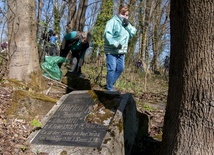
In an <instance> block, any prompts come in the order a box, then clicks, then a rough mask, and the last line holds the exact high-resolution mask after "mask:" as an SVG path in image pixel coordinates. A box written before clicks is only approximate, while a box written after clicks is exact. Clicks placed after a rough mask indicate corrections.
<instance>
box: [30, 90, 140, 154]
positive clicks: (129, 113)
mask: <svg viewBox="0 0 214 155" xmlns="http://www.w3.org/2000/svg"><path fill="white" fill-rule="evenodd" d="M95 94H96V95H97V98H96V99H95V98H94V96H93V95H92V96H91V95H90V93H89V91H87V90H84V91H73V92H71V93H69V94H66V95H64V96H62V97H61V99H60V100H59V101H58V102H57V103H56V104H55V106H54V107H53V108H52V109H51V111H50V112H49V113H48V114H47V115H46V116H45V118H44V119H43V122H42V123H43V124H44V127H42V129H41V130H39V131H36V132H34V133H32V134H31V135H30V136H29V138H28V141H29V142H30V144H31V145H30V147H31V150H32V151H33V152H34V153H35V154H36V153H38V152H42V153H46V154H47V155H62V154H67V155H101V154H102V155H125V154H126V155H130V153H131V149H132V146H133V143H134V139H135V136H136V134H137V130H138V118H137V115H136V111H137V109H136V104H135V102H134V100H133V98H132V96H131V94H119V95H118V94H109V93H107V94H106V93H104V94H103V93H102V92H101V93H100V92H97V93H95ZM96 95H95V96H96ZM100 95H101V96H102V95H104V96H105V97H104V98H103V97H102V98H99V96H100ZM94 100H99V101H101V102H102V103H104V102H105V103H104V109H102V108H101V109H99V110H98V111H95V112H97V115H96V118H97V117H102V116H101V115H102V114H103V113H105V108H106V109H108V110H109V111H112V112H113V115H112V116H111V117H110V118H111V119H110V120H109V119H108V121H109V123H107V124H106V120H104V122H105V123H104V125H102V124H99V123H98V124H97V123H92V122H90V121H88V120H87V119H86V117H87V116H89V115H90V114H91V111H92V115H94V114H95V113H93V110H92V109H94V108H95V107H96V106H98V107H99V104H96V105H95V102H94ZM115 103H118V105H117V104H116V105H117V106H115ZM95 109H96V108H95ZM106 112H107V111H106ZM89 113H90V114H89ZM106 114H107V115H109V113H106ZM89 118H90V117H89ZM89 120H90V119H89ZM108 121H107V122H108Z"/></svg>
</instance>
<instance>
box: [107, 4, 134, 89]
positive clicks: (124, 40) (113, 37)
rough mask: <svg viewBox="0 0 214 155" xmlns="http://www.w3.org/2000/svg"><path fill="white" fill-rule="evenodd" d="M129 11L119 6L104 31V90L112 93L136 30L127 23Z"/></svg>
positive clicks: (125, 7) (123, 66)
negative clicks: (105, 71) (117, 11)
mask: <svg viewBox="0 0 214 155" xmlns="http://www.w3.org/2000/svg"><path fill="white" fill-rule="evenodd" d="M128 16H129V9H128V7H127V6H125V5H124V6H121V7H120V9H119V14H118V15H115V16H113V17H112V18H111V19H110V20H109V21H108V22H107V24H106V27H105V31H104V51H105V54H106V67H107V75H106V89H107V90H109V91H114V84H115V83H116V81H117V79H118V78H119V77H120V75H121V73H122V72H123V70H124V68H125V54H126V53H127V48H128V42H129V39H130V38H131V37H133V36H134V35H135V34H136V32H137V29H136V28H135V27H134V26H132V25H131V24H130V23H129V21H128Z"/></svg>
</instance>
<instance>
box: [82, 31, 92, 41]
mask: <svg viewBox="0 0 214 155" xmlns="http://www.w3.org/2000/svg"><path fill="white" fill-rule="evenodd" d="M82 37H83V38H86V39H87V40H88V42H89V41H91V39H92V34H91V33H90V32H87V31H84V32H82Z"/></svg>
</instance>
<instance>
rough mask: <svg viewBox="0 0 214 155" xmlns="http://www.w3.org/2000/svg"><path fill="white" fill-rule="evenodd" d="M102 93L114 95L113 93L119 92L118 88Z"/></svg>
mask: <svg viewBox="0 0 214 155" xmlns="http://www.w3.org/2000/svg"><path fill="white" fill-rule="evenodd" d="M104 93H106V94H110V95H115V94H120V92H119V91H118V90H114V89H113V90H106V91H105V92H104Z"/></svg>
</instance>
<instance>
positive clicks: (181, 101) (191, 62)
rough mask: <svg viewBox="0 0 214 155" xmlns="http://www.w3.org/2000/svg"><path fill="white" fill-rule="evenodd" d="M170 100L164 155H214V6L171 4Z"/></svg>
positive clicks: (195, 0) (195, 2) (187, 2)
mask: <svg viewBox="0 0 214 155" xmlns="http://www.w3.org/2000/svg"><path fill="white" fill-rule="evenodd" d="M170 20H171V59H170V79H169V95H168V102H167V107H166V115H165V120H164V121H165V122H164V129H163V141H162V151H161V154H162V155H212V154H213V152H214V89H213V87H214V64H213V59H214V3H213V0H207V1H204V0H202V1H199V0H191V1H190V0H179V1H178V0H171V18H170Z"/></svg>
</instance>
